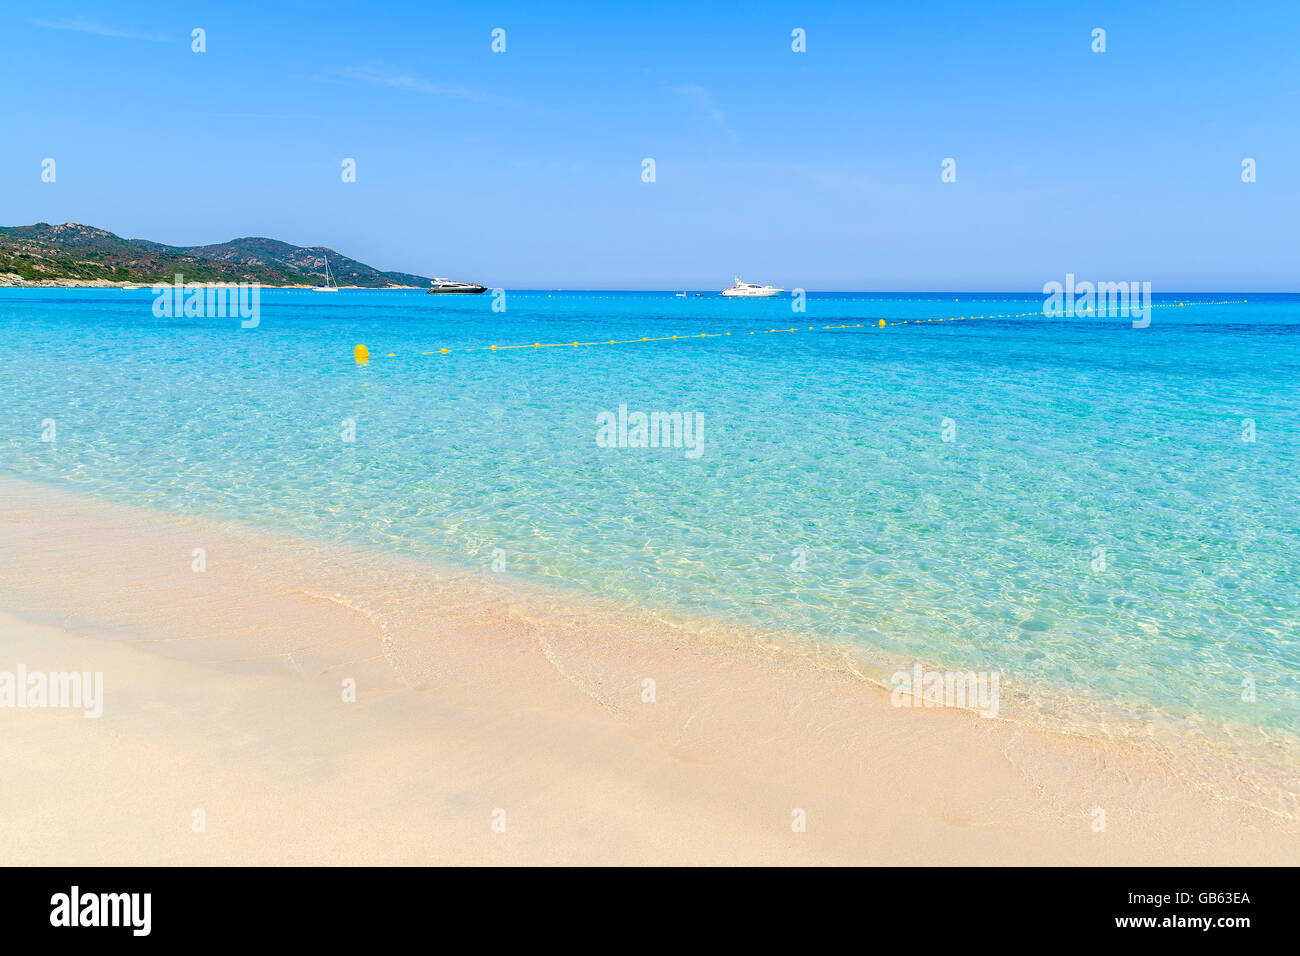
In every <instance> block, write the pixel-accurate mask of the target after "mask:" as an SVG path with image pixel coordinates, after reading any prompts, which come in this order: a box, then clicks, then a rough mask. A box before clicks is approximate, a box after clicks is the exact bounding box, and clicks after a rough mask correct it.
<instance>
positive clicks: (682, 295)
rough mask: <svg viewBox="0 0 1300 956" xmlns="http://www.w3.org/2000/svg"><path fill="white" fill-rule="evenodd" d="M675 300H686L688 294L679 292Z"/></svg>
mask: <svg viewBox="0 0 1300 956" xmlns="http://www.w3.org/2000/svg"><path fill="white" fill-rule="evenodd" d="M674 298H677V299H684V298H686V293H685V292H678V293H677V295H676V296H674Z"/></svg>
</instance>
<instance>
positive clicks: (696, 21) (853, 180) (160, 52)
mask: <svg viewBox="0 0 1300 956" xmlns="http://www.w3.org/2000/svg"><path fill="white" fill-rule="evenodd" d="M3 23H4V39H3V40H0V49H3V50H4V54H5V55H4V56H3V57H0V77H3V78H4V80H5V81H6V83H7V86H8V88H9V89H11V90H26V91H27V92H26V94H25V95H23V96H21V97H14V98H13V99H12V100H11V102H10V103H9V104H8V110H7V112H8V118H9V123H8V124H7V126H8V133H9V135H8V137H7V140H6V145H7V148H6V149H5V150H4V151H3V152H2V153H0V182H3V184H4V185H3V188H2V189H0V202H2V203H3V209H4V213H3V218H4V220H5V224H7V225H26V224H30V223H34V222H37V221H46V222H51V223H61V222H67V221H72V222H78V223H84V224H86V225H92V226H97V227H100V228H104V229H107V230H109V231H111V232H114V233H116V234H118V235H120V236H123V237H127V238H144V239H151V240H154V241H157V242H163V243H167V244H169V245H178V246H190V245H203V244H211V243H220V242H225V241H228V240H230V239H233V238H237V237H246V236H264V237H267V238H272V239H280V240H284V241H286V242H290V243H293V244H295V245H302V246H316V245H322V246H328V247H330V248H332V249H335V250H337V251H339V252H340V253H342V254H344V255H346V256H349V257H352V258H355V259H358V260H360V261H362V262H365V263H367V264H369V265H372V266H374V267H376V268H378V269H381V270H386V271H403V272H411V273H416V274H421V275H435V274H436V275H446V276H451V277H453V278H462V279H467V280H473V281H479V282H483V283H484V284H488V285H492V286H503V287H512V288H533V289H554V288H568V289H648V290H653V289H694V290H701V289H720V288H723V287H725V286H726V285H729V284H730V282H731V278H732V276H733V275H737V274H738V275H740V276H741V277H742V278H744V279H746V280H748V281H755V282H761V283H772V284H774V285H778V286H782V287H784V288H787V289H789V288H795V287H801V288H806V289H810V290H825V291H832V290H851V291H865V290H879V291H893V292H905V291H913V290H915V291H934V290H945V291H949V290H950V291H965V292H985V291H1016V290H1025V291H1036V290H1039V289H1041V287H1042V285H1043V284H1044V283H1045V282H1050V281H1061V280H1063V278H1064V276H1065V275H1066V274H1067V273H1074V274H1075V275H1076V276H1078V277H1079V278H1080V279H1081V280H1083V279H1086V280H1092V281H1149V282H1151V283H1152V286H1153V289H1154V291H1155V292H1156V293H1157V294H1159V293H1161V292H1173V291H1181V292H1196V291H1228V290H1241V291H1253V292H1267V291H1289V290H1295V289H1296V288H1297V286H1298V285H1300V283H1297V281H1296V277H1295V272H1296V265H1295V241H1294V225H1293V224H1294V222H1295V221H1296V219H1297V213H1300V190H1298V189H1297V185H1296V183H1297V176H1296V172H1297V169H1298V168H1300V134H1298V133H1297V124H1296V123H1295V117H1296V115H1297V107H1300V66H1297V61H1296V59H1295V57H1294V56H1293V51H1292V50H1291V39H1290V38H1292V37H1294V36H1296V35H1297V29H1296V28H1297V27H1300V9H1297V8H1295V7H1292V6H1290V5H1285V4H1282V3H1265V4H1260V5H1254V6H1251V7H1248V8H1243V9H1240V10H1234V11H1233V13H1232V16H1231V17H1230V18H1229V17H1224V16H1223V15H1222V11H1221V10H1220V9H1218V8H1216V7H1214V6H1211V5H1210V4H1208V3H1192V4H1175V3H1161V4H1154V5H1150V6H1148V7H1147V8H1145V9H1143V10H1137V11H1134V10H1129V9H1126V7H1125V6H1124V5H1122V4H1118V3H1095V4H1081V5H1077V6H1075V7H1073V8H1072V9H1070V10H1051V11H1044V10H1040V9H1037V8H1035V7H1034V6H1033V5H1032V4H1010V5H1004V6H1003V7H1001V8H1000V9H999V10H996V11H970V10H966V9H963V8H962V7H961V5H959V4H955V3H939V4H934V5H931V6H930V7H928V8H926V9H924V10H920V9H909V10H896V9H858V8H853V7H849V6H845V7H843V8H824V9H820V10H814V11H810V10H808V9H806V8H804V7H801V6H797V5H789V4H774V3H760V4H756V5H753V6H747V7H745V8H744V10H743V12H738V13H735V14H730V15H728V14H722V13H718V12H713V11H702V10H698V9H695V8H693V7H691V6H690V5H686V4H675V3H665V4H657V5H655V6H654V7H652V8H647V9H639V8H638V9H632V10H622V11H613V10H600V9H586V8H584V7H583V6H581V5H577V4H569V5H565V6H562V7H559V6H557V7H552V8H549V9H546V10H540V9H537V10H534V9H529V8H527V7H526V6H522V5H518V4H493V5H488V6H484V7H478V8H474V9H472V10H470V9H445V10H443V9H438V10H431V9H428V8H426V7H424V6H422V5H419V4H414V3H410V4H398V5H391V6H390V7H389V8H388V9H387V10H384V11H377V10H373V9H371V8H370V7H367V6H366V5H365V4H361V3H353V2H342V0H339V2H321V3H310V4H306V3H304V4H295V5H294V6H292V7H288V8H270V7H267V6H264V5H253V4H249V3H243V2H240V3H232V4H230V5H228V6H225V7H222V8H219V9H211V10H209V9H201V8H194V9H177V8H176V7H174V6H171V5H165V4H161V3H155V2H140V3H126V4H119V5H116V6H115V7H114V8H113V9H112V10H111V11H104V12H102V13H101V12H99V11H96V10H95V9H93V8H88V7H83V6H78V5H76V4H68V3H54V4H47V5H43V6H42V7H41V8H40V9H39V10H35V9H32V8H26V7H19V6H17V5H8V6H7V7H6V11H5V13H4V15H3ZM195 28H200V29H202V30H203V31H205V34H204V36H205V41H206V52H203V53H196V52H193V51H192V49H191V46H192V42H193V40H192V31H193V30H194V29H195ZM497 28H500V29H503V30H504V31H505V52H502V53H494V52H493V50H492V43H493V36H492V31H493V30H494V29H497ZM796 28H798V29H802V30H803V31H805V33H806V47H807V52H803V53H796V52H793V51H792V49H791V44H792V38H791V32H792V31H793V30H795V29H796ZM1096 28H1102V29H1104V30H1105V31H1106V50H1105V52H1104V53H1095V52H1093V51H1092V49H1091V47H1092V44H1093V39H1092V32H1093V30H1094V29H1096ZM51 63H55V64H57V65H58V68H57V69H51V68H50V64H51ZM1207 131H1213V136H1212V137H1210V136H1207V135H1206V134H1207ZM50 158H52V159H54V160H55V163H56V170H57V175H56V177H55V181H54V182H44V181H42V172H43V165H42V164H43V161H44V160H45V159H50ZM647 158H649V159H653V160H654V162H655V181H654V182H644V181H643V180H642V169H643V160H644V159H647ZM948 158H952V159H955V161H956V181H955V182H943V181H941V175H940V174H941V171H942V163H943V161H944V160H945V159H948ZM1247 158H1249V159H1253V160H1254V161H1255V163H1256V164H1257V181H1255V182H1243V181H1242V162H1243V160H1245V159H1247ZM346 159H352V160H354V161H355V164H356V181H355V182H344V181H343V179H342V176H341V174H340V171H341V164H342V163H343V161H344V160H346Z"/></svg>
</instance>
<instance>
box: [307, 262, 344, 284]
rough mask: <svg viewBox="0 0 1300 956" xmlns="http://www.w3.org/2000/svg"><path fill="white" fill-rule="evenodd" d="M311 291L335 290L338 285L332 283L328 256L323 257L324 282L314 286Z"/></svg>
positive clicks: (332, 278)
mask: <svg viewBox="0 0 1300 956" xmlns="http://www.w3.org/2000/svg"><path fill="white" fill-rule="evenodd" d="M311 291H313V292H337V291H339V287H338V286H336V285H335V284H334V277H333V276H332V275H330V257H329V256H326V257H325V284H324V285H318V286H314V287H313V288H312V290H311Z"/></svg>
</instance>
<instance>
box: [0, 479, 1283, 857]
mask: <svg viewBox="0 0 1300 956" xmlns="http://www.w3.org/2000/svg"><path fill="white" fill-rule="evenodd" d="M195 549H202V550H203V552H204V560H205V563H206V570H204V571H201V572H199V571H195V570H194V569H193V567H194V562H195V560H196V557H195V554H194V551H195ZM20 664H21V665H24V666H25V667H26V668H27V669H28V671H51V672H52V671H92V672H102V673H103V681H104V702H103V716H102V717H100V718H98V719H94V718H86V717H84V716H82V715H81V713H80V712H79V711H76V710H72V709H53V708H14V707H8V708H0V722H2V729H3V733H0V741H2V742H0V758H2V759H3V766H4V770H5V777H6V781H5V786H4V787H0V864H4V865H15V864H133V863H140V864H151V863H152V864H189V863H215V864H239V863H249V864H263V863H264V864H276V863H286V864H288V863H304V864H348V863H396V864H428V863H440V864H581V863H591V864H638V863H657V864H674V863H677V864H705V863H719V864H760V863H761V864H781V865H800V864H817V863H826V864H902V865H915V864H968V863H992V864H1166V863H1168V864H1180V863H1187V864H1270V863H1271V864H1278V863H1293V862H1294V861H1295V860H1296V859H1298V858H1300V828H1298V827H1297V825H1296V822H1295V820H1294V818H1293V817H1291V816H1289V815H1287V814H1281V813H1278V812H1275V811H1273V810H1270V809H1265V808H1262V807H1260V806H1257V805H1254V804H1252V803H1250V802H1246V801H1242V800H1237V799H1230V798H1227V797H1225V796H1224V795H1223V794H1222V793H1221V792H1219V789H1218V788H1216V787H1215V785H1214V781H1213V780H1207V779H1206V777H1205V774H1204V772H1203V770H1201V769H1200V768H1195V767H1192V766H1190V765H1186V764H1184V763H1183V762H1181V761H1180V759H1179V758H1178V757H1177V756H1176V754H1175V753H1174V752H1173V751H1171V750H1169V749H1168V748H1165V747H1159V746H1156V745H1155V744H1153V743H1150V742H1146V741H1140V740H1137V741H1122V740H1112V739H1101V738H1094V737H1087V736H1079V735H1071V734H1061V733H1056V732H1053V731H1051V730H1049V729H1045V728H1041V727H1034V726H1030V725H1028V724H1026V723H1023V722H1018V721H1015V720H1008V719H983V718H980V717H978V716H977V715H975V714H973V713H971V712H970V711H962V710H954V709H942V708H940V709H920V710H911V709H904V708H897V707H893V706H891V705H890V700H889V694H888V692H887V691H885V690H883V689H882V688H881V687H880V686H878V685H877V684H876V683H874V682H873V681H872V680H870V679H868V676H869V675H865V674H863V673H862V672H861V670H860V668H859V666H858V665H857V664H855V662H854V661H853V660H852V659H850V658H849V657H847V656H842V655H839V656H837V655H836V653H834V652H833V651H828V650H825V649H823V650H820V651H814V650H812V649H810V648H808V647H806V646H800V645H798V644H789V645H779V644H774V643H772V642H770V641H767V640H763V639H759V638H756V637H755V636H754V635H750V634H746V633H744V632H743V631H739V630H737V629H734V628H729V627H726V626H723V625H721V624H717V623H714V622H708V621H698V620H684V619H676V618H671V617H668V616H665V615H661V614H658V613H654V612H651V611H646V610H638V609H629V608H621V607H611V606H606V605H603V604H602V603H601V602H599V601H595V600H592V601H587V600H580V599H575V598H569V597H565V596H562V595H557V594H554V593H550V592H546V591H543V590H540V589H533V588H530V587H526V586H524V585H522V584H520V583H519V582H515V581H511V580H509V579H506V578H504V577H503V576H499V575H491V574H484V575H471V574H462V573H453V572H449V571H446V570H443V569H439V568H436V567H433V566H429V565H425V564H421V563H419V562H414V561H407V560H402V559H399V558H393V557H389V556H385V555H376V554H374V553H369V552H365V551H361V550H353V549H348V548H343V547H338V546H334V545H330V544H327V543H322V542H319V541H312V540H306V539H296V538H293V537H289V536H283V535H275V534H269V533H266V532H262V531H257V530H252V529H250V528H247V527H243V526H238V525H234V524H228V523H218V522H212V521H208V520H203V519H198V518H184V517H175V516H168V515H162V514H157V513H153V512H149V511H145V510H141V509H137V508H132V507H127V506H123V505H119V504H110V503H105V502H100V501H95V500H92V499H89V498H86V497H83V496H79V495H76V494H72V493H69V492H67V491H62V490H54V489H50V488H45V487H41V486H37V485H33V484H28V483H24V482H20V481H16V480H10V479H3V480H0V671H6V670H7V671H14V670H16V668H17V667H18V666H19V665H20ZM647 681H652V682H653V684H652V685H651V684H647ZM352 687H354V688H355V699H354V700H353V699H350V698H351V697H352V696H353V695H352V694H351V693H350V692H349V688H352ZM651 688H652V691H653V692H652V693H651ZM1293 785H1294V778H1291V779H1290V780H1288V779H1285V778H1283V779H1282V780H1281V781H1278V782H1275V781H1268V786H1278V787H1282V788H1289V787H1292V786H1293ZM1283 802H1285V800H1284V801H1283ZM1097 810H1102V811H1104V813H1105V829H1104V831H1098V830H1097V829H1096V828H1095V827H1096V823H1095V821H1096V820H1097V819H1098V816H1097V814H1096V812H1095V811H1097ZM196 811H201V814H199V813H196ZM800 819H803V820H804V821H806V827H805V828H803V829H797V828H796V826H795V824H797V822H798V821H799V820H800ZM199 821H201V822H202V828H201V829H198V824H199Z"/></svg>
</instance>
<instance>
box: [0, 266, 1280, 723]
mask: <svg viewBox="0 0 1300 956" xmlns="http://www.w3.org/2000/svg"><path fill="white" fill-rule="evenodd" d="M1241 298H1243V296H1242V295H1241V294H1236V295H1227V294H1225V295H1178V296H1172V297H1171V296H1160V295H1157V296H1156V299H1155V301H1156V303H1157V305H1160V306H1167V307H1161V308H1156V309H1155V310H1154V312H1153V316H1152V322H1151V325H1150V327H1149V328H1146V329H1133V328H1132V327H1131V324H1130V322H1129V321H1128V320H1127V319H1122V318H1089V319H1048V318H1044V317H1043V316H1042V315H1040V314H1035V315H1033V316H1029V317H1024V316H1022V317H1015V318H978V319H973V320H968V321H964V322H944V323H938V322H935V323H915V324H905V325H904V324H899V325H890V326H887V327H886V328H883V329H881V328H878V327H875V325H874V323H876V322H878V320H879V319H881V318H885V319H886V320H887V321H891V322H896V321H899V320H902V319H916V318H921V319H925V318H933V319H938V318H950V317H959V316H987V315H1006V314H1008V313H1010V314H1017V313H1026V312H1029V313H1037V311H1038V310H1039V309H1040V308H1041V305H1042V297H1041V296H1034V295H1028V294H1019V295H1009V296H992V295H988V294H971V295H965V294H960V293H946V294H942V295H940V294H931V295H924V294H916V293H904V294H900V295H885V294H880V293H865V294H853V295H848V294H846V295H839V294H822V295H818V294H812V295H810V296H809V298H808V301H807V311H806V312H804V313H802V314H799V313H794V312H792V309H791V303H790V300H789V299H786V298H782V299H774V300H724V299H721V298H718V297H717V296H716V294H710V295H709V296H707V297H704V298H695V297H694V296H690V297H688V298H677V297H675V296H673V295H672V294H671V293H603V292H597V293H571V292H570V293H560V292H555V293H547V292H509V293H507V296H506V300H505V301H506V310H505V311H504V312H494V311H493V310H492V303H493V299H492V297H491V296H490V295H483V296H475V297H448V296H437V297H435V296H426V295H423V294H420V293H417V292H410V293H404V292H400V291H384V292H347V291H344V292H339V293H336V294H329V295H324V294H320V293H310V292H306V291H266V292H263V293H262V300H261V321H260V325H259V326H258V327H257V328H255V329H247V330H246V329H241V328H240V327H239V323H238V321H236V320H231V319H198V318H181V319H170V318H163V319H159V318H155V317H154V315H153V312H152V304H153V296H152V295H151V293H150V292H149V291H148V290H140V291H126V292H124V291H119V290H0V333H2V334H3V341H4V343H5V351H4V355H3V358H2V359H0V472H3V473H7V474H10V475H15V476H19V477H23V478H27V479H31V480H38V481H43V482H46V483H54V484H58V485H61V486H64V487H71V488H73V489H74V490H78V491H80V492H81V493H83V494H90V495H95V496H99V497H104V498H108V499H113V500H121V501H126V502H130V503H133V504H137V505H142V506H146V507H152V508H155V509H158V510H162V511H168V512H182V513H187V514H198V515H211V516H212V517H214V518H223V519H224V518H232V517H237V518H240V519H243V520H245V521H248V522H252V523H255V524H259V525H263V526H267V527H269V528H273V529H282V530H292V531H295V532H299V533H307V534H310V535H314V536H317V537H322V538H327V539H331V540H335V541H341V542H347V543H348V544H352V545H357V544H361V545H366V546H371V547H377V548H382V549H388V550H392V551H396V552H400V553H402V554H403V555H408V556H416V557H423V558H427V559H429V560H432V561H436V562H437V563H439V564H442V565H452V566H457V567H464V568H478V569H482V570H483V571H487V570H488V569H489V568H490V567H491V565H492V562H493V560H494V558H498V559H500V560H503V561H504V566H505V573H506V574H508V575H516V576H518V577H520V578H523V579H529V580H532V581H540V582H545V583H549V584H559V585H563V586H564V587H565V588H567V589H570V590H572V591H575V592H580V593H586V594H593V595H599V596H601V597H603V598H609V599H614V600H620V601H627V602H634V603H637V604H640V605H644V606H651V607H656V608H664V609H669V610H674V611H680V612H685V613H690V614H702V615H708V616H711V617H714V618H718V619H722V620H725V621H729V622H734V623H737V624H741V625H746V626H750V627H754V628H758V629H759V630H761V631H764V632H770V633H773V634H788V635H798V636H801V637H807V638H812V639H815V640H818V641H826V642H848V643H850V644H852V645H854V646H856V647H859V648H863V649H865V650H868V651H870V652H872V653H873V654H875V655H878V656H879V657H881V658H882V659H886V660H894V661H910V660H914V659H916V660H922V661H925V662H927V663H928V664H932V665H935V666H946V667H953V668H962V669H967V668H969V669H975V670H999V671H1001V672H1002V674H1003V679H1004V681H1008V680H1015V681H1017V682H1019V683H1021V684H1026V685H1033V686H1035V687H1040V688H1043V689H1045V690H1046V691H1047V692H1048V693H1049V694H1060V695H1074V694H1080V695H1083V696H1085V697H1087V698H1088V699H1091V700H1095V701H1100V702H1104V703H1105V704H1106V705H1108V706H1109V705H1114V706H1116V707H1118V708H1121V709H1123V710H1125V711H1126V712H1130V713H1133V714H1138V715H1143V714H1148V715H1149V714H1150V713H1155V712H1158V713H1161V714H1168V715H1172V716H1173V717H1175V718H1178V719H1192V720H1196V721H1200V722H1204V723H1206V724H1207V725H1209V726H1213V727H1221V728H1230V729H1232V728H1235V730H1234V731H1233V732H1234V733H1235V732H1236V731H1240V730H1242V729H1245V730H1249V731H1258V732H1262V733H1264V734H1266V735H1267V736H1272V735H1273V734H1274V733H1275V732H1276V733H1280V734H1281V739H1290V735H1291V734H1294V733H1297V732H1300V680H1298V678H1300V504H1298V498H1297V492H1298V491H1300V480H1298V478H1300V296H1294V295H1263V294H1260V295H1249V294H1247V295H1246V296H1245V298H1247V299H1248V300H1249V301H1248V302H1247V303H1245V304H1240V303H1239V304H1231V305H1207V304H1204V303H1206V302H1214V301H1219V300H1224V299H1238V300H1239V299H1241ZM1177 302H1186V303H1187V305H1186V306H1182V307H1180V306H1178V305H1177V304H1176V303H1177ZM810 325H812V326H815V327H816V328H815V329H813V330H809V329H808V328H807V326H810ZM824 325H832V326H834V328H832V329H824V328H822V326H824ZM840 325H847V326H849V327H848V328H844V329H840V328H839V326H840ZM859 326H860V327H859ZM791 327H796V328H799V329H800V330H801V331H798V332H777V333H771V332H768V331H767V330H769V329H773V328H776V329H783V328H785V329H788V328H791ZM750 331H756V332H758V333H759V334H755V335H749V334H747V333H749V332H750ZM726 332H730V333H731V334H730V335H725V334H717V335H714V334H715V333H726ZM700 333H709V334H710V335H711V336H714V337H709V338H699V337H698V336H699V334H700ZM673 334H678V335H681V336H683V337H682V338H680V339H677V340H669V341H660V342H644V343H642V342H637V343H635V344H623V345H612V346H611V345H599V346H580V347H573V346H565V347H557V348H523V349H517V350H504V349H502V350H497V351H490V350H487V349H484V348H482V347H483V346H487V345H491V344H496V345H516V344H524V345H530V344H531V343H534V342H542V343H554V342H571V341H575V340H576V341H581V342H595V341H599V342H605V341H608V340H609V339H615V340H626V339H640V338H641V337H649V338H654V337H658V336H666V335H673ZM359 342H360V343H365V344H366V345H367V346H368V348H369V350H370V353H371V356H372V358H371V361H370V362H369V364H367V365H365V366H360V365H358V364H357V363H356V362H355V361H354V359H353V347H354V346H355V345H356V344H357V343H359ZM469 347H475V348H476V350H475V351H464V350H465V349H466V348H469ZM442 348H447V349H450V350H451V351H449V352H448V353H445V354H444V353H442V352H440V351H437V350H440V349H442ZM388 353H393V355H392V357H389V354H388ZM624 404H625V405H627V406H628V409H629V411H631V412H635V411H643V412H647V413H648V412H674V411H681V412H686V413H695V412H699V413H701V414H702V415H703V421H704V433H703V437H704V450H703V454H702V455H701V456H700V457H699V458H694V459H693V458H689V457H687V456H686V455H685V454H684V452H683V450H682V449H671V448H667V449H665V448H607V447H600V446H599V445H598V444H597V441H596V436H597V416H598V414H599V413H600V412H603V411H608V412H614V413H617V410H618V408H619V406H620V405H624ZM47 419H53V420H54V423H55V428H56V430H57V431H56V440H55V441H54V442H43V441H42V440H41V436H42V428H43V425H42V423H43V422H44V421H45V420H47ZM349 419H350V420H353V421H355V441H354V442H347V441H344V440H343V432H344V429H345V424H344V422H345V420H349ZM944 419H949V420H951V422H950V426H949V429H948V434H949V436H950V437H952V438H953V439H954V440H952V441H945V440H944ZM1247 420H1250V421H1251V422H1253V428H1254V435H1253V438H1254V440H1253V441H1248V440H1246V438H1247V437H1249V435H1248V431H1247V429H1248V427H1249V426H1248V425H1247V424H1246V422H1247ZM953 429H955V432H954V431H953ZM498 549H499V550H498ZM800 567H802V568H804V570H798V568H800ZM1247 678H1249V679H1251V680H1253V681H1254V686H1255V696H1256V700H1255V701H1253V702H1250V701H1245V700H1243V699H1242V698H1243V681H1245V680H1246V679H1247Z"/></svg>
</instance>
